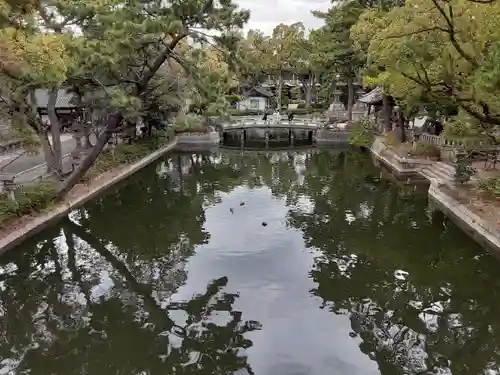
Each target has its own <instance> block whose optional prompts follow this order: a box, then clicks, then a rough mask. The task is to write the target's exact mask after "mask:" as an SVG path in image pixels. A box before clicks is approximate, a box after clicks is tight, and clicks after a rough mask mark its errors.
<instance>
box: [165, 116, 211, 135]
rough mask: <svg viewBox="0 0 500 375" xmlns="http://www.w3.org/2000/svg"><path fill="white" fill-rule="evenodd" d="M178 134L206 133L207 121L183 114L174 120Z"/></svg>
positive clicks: (174, 126)
mask: <svg viewBox="0 0 500 375" xmlns="http://www.w3.org/2000/svg"><path fill="white" fill-rule="evenodd" d="M172 128H173V130H174V132H176V133H206V132H207V131H208V126H207V123H206V121H205V120H204V119H203V118H202V117H201V116H198V115H195V114H187V115H185V114H181V115H178V116H177V117H176V118H174V121H173V126H172Z"/></svg>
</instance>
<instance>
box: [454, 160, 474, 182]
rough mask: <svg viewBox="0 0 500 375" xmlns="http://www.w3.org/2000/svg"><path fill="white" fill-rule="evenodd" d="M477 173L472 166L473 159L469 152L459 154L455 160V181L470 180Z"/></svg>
mask: <svg viewBox="0 0 500 375" xmlns="http://www.w3.org/2000/svg"><path fill="white" fill-rule="evenodd" d="M475 173H476V170H475V169H474V168H473V167H472V159H471V157H470V155H469V154H468V153H465V152H464V153H462V152H461V153H459V154H457V160H456V162H455V181H456V182H459V183H461V184H463V183H465V182H467V181H470V179H471V177H472V176H473V175H474V174H475Z"/></svg>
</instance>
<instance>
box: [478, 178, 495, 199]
mask: <svg viewBox="0 0 500 375" xmlns="http://www.w3.org/2000/svg"><path fill="white" fill-rule="evenodd" d="M477 188H478V189H479V190H480V191H482V192H484V193H487V194H489V195H492V196H494V197H496V198H500V177H490V178H487V179H485V180H481V181H479V182H478V184H477Z"/></svg>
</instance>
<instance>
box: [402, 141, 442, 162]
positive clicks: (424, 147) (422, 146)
mask: <svg viewBox="0 0 500 375" xmlns="http://www.w3.org/2000/svg"><path fill="white" fill-rule="evenodd" d="M409 153H410V155H412V156H425V157H429V158H439V157H440V156H441V149H440V148H439V146H436V145H432V144H429V143H424V142H421V141H418V142H417V143H416V144H415V147H414V148H413V149H411V150H410V151H409Z"/></svg>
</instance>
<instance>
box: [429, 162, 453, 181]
mask: <svg viewBox="0 0 500 375" xmlns="http://www.w3.org/2000/svg"><path fill="white" fill-rule="evenodd" d="M429 169H430V170H431V171H432V172H433V173H434V174H435V175H437V176H439V178H440V179H441V180H444V181H453V179H454V176H455V173H453V174H452V175H450V174H449V173H448V171H443V170H442V169H440V168H439V167H436V166H435V165H432V166H430V167H429Z"/></svg>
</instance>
